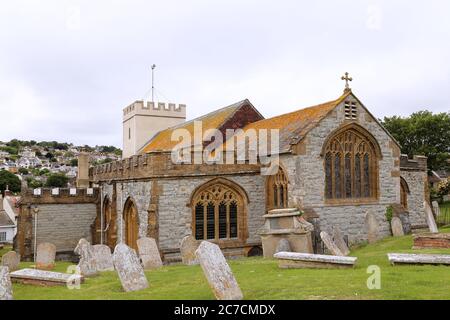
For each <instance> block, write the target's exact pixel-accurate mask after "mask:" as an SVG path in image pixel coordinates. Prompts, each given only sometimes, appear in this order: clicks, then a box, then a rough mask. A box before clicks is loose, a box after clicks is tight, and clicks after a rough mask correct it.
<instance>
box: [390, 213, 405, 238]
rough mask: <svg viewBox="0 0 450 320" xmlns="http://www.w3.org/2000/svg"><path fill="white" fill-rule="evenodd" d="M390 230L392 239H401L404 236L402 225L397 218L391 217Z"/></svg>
mask: <svg viewBox="0 0 450 320" xmlns="http://www.w3.org/2000/svg"><path fill="white" fill-rule="evenodd" d="M391 229H392V235H393V236H394V237H402V236H404V235H405V233H404V232H403V225H402V221H401V220H400V218H399V217H393V218H392V220H391Z"/></svg>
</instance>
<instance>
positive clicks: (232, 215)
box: [192, 183, 245, 240]
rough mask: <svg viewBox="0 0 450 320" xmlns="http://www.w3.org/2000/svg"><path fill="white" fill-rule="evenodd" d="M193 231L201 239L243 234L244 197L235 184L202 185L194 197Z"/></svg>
mask: <svg viewBox="0 0 450 320" xmlns="http://www.w3.org/2000/svg"><path fill="white" fill-rule="evenodd" d="M192 205H193V208H194V209H193V223H192V227H193V234H194V235H195V238H196V239H197V240H232V239H236V238H238V237H239V234H240V233H239V232H240V228H243V226H241V224H242V221H243V211H244V210H245V206H244V199H243V197H242V196H241V194H240V193H239V192H237V191H236V190H234V189H233V188H232V187H230V186H228V185H225V184H222V183H217V184H212V185H209V186H207V187H206V188H200V190H199V191H197V192H196V193H195V195H194V197H193V198H192Z"/></svg>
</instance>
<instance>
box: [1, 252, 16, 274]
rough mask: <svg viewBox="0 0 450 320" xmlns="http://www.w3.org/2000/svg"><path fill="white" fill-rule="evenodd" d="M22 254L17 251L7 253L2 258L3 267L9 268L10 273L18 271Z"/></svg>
mask: <svg viewBox="0 0 450 320" xmlns="http://www.w3.org/2000/svg"><path fill="white" fill-rule="evenodd" d="M19 263H20V254H18V253H16V252H15V251H10V252H7V253H5V254H4V255H3V257H2V266H4V267H8V268H9V271H10V272H11V271H16V270H17V269H18V268H19Z"/></svg>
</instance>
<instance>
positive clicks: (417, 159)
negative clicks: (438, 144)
mask: <svg viewBox="0 0 450 320" xmlns="http://www.w3.org/2000/svg"><path fill="white" fill-rule="evenodd" d="M427 160H428V158H427V157H425V156H414V157H413V159H410V158H409V157H408V155H406V154H402V155H400V170H409V171H427V170H428V167H427Z"/></svg>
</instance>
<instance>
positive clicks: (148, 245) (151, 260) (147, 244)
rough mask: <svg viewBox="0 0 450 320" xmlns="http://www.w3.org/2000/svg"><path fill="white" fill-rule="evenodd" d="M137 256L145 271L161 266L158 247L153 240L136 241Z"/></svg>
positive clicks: (142, 239)
mask: <svg viewBox="0 0 450 320" xmlns="http://www.w3.org/2000/svg"><path fill="white" fill-rule="evenodd" d="M137 246H138V251H139V256H140V258H141V261H142V266H143V267H144V269H145V270H151V269H157V268H161V267H162V266H163V263H162V260H161V255H160V254H159V250H158V245H157V244H156V241H155V239H153V238H147V237H145V238H140V239H138V241H137Z"/></svg>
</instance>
